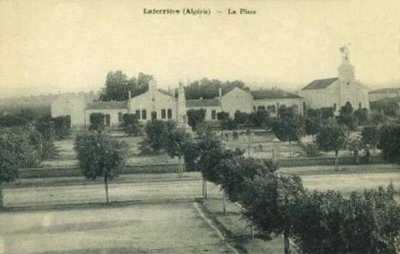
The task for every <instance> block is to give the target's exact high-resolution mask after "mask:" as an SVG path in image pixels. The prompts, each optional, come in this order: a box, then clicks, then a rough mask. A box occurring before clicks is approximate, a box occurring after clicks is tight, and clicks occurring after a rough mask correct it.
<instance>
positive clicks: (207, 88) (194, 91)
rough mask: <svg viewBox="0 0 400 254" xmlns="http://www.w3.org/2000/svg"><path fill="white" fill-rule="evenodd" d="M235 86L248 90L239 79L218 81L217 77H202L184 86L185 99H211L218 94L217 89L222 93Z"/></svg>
mask: <svg viewBox="0 0 400 254" xmlns="http://www.w3.org/2000/svg"><path fill="white" fill-rule="evenodd" d="M235 87H238V88H241V89H245V90H248V87H246V85H245V84H244V82H242V81H240V80H235V81H220V80H218V79H208V78H203V79H200V80H195V81H192V82H191V83H190V84H189V85H188V86H187V87H186V88H185V95H186V98H187V99H200V98H204V99H212V98H215V97H217V96H219V89H221V90H222V93H223V94H226V93H227V92H229V91H231V90H232V89H234V88H235Z"/></svg>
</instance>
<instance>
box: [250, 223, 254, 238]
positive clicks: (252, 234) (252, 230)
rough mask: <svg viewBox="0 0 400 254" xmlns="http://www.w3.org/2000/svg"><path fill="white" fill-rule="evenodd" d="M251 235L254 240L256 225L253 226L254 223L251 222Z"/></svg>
mask: <svg viewBox="0 0 400 254" xmlns="http://www.w3.org/2000/svg"><path fill="white" fill-rule="evenodd" d="M250 236H251V240H254V226H253V224H250Z"/></svg>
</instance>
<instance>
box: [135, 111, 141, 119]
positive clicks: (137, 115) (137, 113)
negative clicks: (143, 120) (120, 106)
mask: <svg viewBox="0 0 400 254" xmlns="http://www.w3.org/2000/svg"><path fill="white" fill-rule="evenodd" d="M135 115H136V117H137V119H140V110H136V112H135Z"/></svg>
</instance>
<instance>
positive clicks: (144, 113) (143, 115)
mask: <svg viewBox="0 0 400 254" xmlns="http://www.w3.org/2000/svg"><path fill="white" fill-rule="evenodd" d="M142 119H143V120H146V119H147V112H146V110H145V109H143V110H142Z"/></svg>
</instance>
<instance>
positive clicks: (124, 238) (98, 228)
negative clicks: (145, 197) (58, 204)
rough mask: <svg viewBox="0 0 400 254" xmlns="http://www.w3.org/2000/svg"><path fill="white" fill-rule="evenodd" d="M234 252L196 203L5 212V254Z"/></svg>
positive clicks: (0, 251) (1, 253) (1, 244)
mask: <svg viewBox="0 0 400 254" xmlns="http://www.w3.org/2000/svg"><path fill="white" fill-rule="evenodd" d="M22 253H23V254H127V253H160V254H161V253H177V254H190V253H232V252H230V249H228V248H227V247H226V245H225V244H224V243H223V241H222V240H221V239H220V238H219V237H218V235H217V233H216V231H214V230H213V229H212V228H211V227H210V226H209V225H208V224H207V223H206V222H205V221H204V220H203V219H202V218H201V217H200V215H199V213H198V210H196V209H195V207H194V204H193V203H185V204H183V203H179V204H165V205H140V206H128V207H114V208H95V209H77V210H65V211H61V210H52V211H33V212H17V213H0V254H22Z"/></svg>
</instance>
